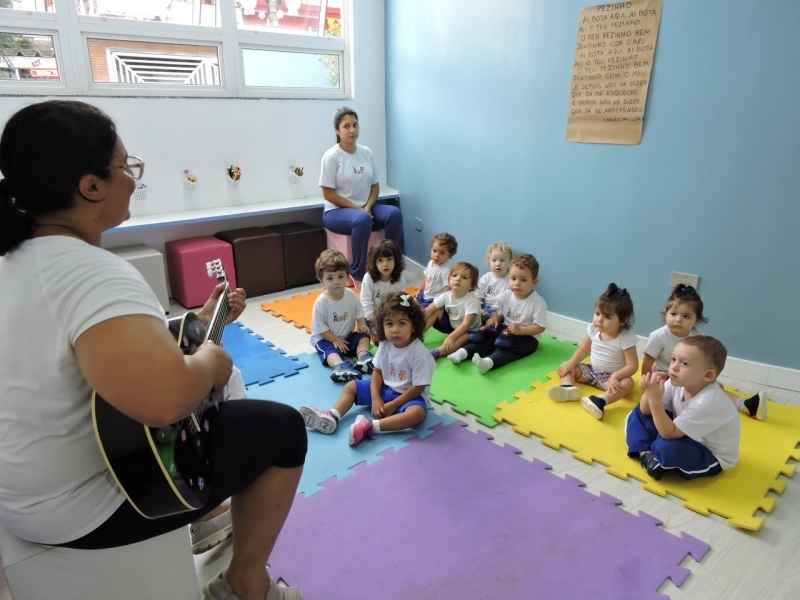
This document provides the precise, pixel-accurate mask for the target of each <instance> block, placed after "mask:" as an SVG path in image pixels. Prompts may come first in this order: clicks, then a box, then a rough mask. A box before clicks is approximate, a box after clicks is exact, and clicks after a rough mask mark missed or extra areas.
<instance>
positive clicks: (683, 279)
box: [670, 271, 700, 289]
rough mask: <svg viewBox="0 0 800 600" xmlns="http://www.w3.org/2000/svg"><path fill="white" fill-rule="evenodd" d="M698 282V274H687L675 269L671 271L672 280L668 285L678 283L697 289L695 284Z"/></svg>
mask: <svg viewBox="0 0 800 600" xmlns="http://www.w3.org/2000/svg"><path fill="white" fill-rule="evenodd" d="M699 282H700V275H689V274H688V273H678V272H677V271H673V272H672V282H671V283H670V285H671V286H672V287H675V286H676V285H678V284H679V283H682V284H683V285H690V286H692V287H693V288H694V289H697V284H698V283H699Z"/></svg>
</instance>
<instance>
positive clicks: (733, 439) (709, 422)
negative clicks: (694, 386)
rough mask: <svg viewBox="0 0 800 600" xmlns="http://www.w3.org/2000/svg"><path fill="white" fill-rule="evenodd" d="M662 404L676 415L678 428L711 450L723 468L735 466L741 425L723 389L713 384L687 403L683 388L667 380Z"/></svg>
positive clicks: (737, 457) (713, 382) (675, 421)
mask: <svg viewBox="0 0 800 600" xmlns="http://www.w3.org/2000/svg"><path fill="white" fill-rule="evenodd" d="M663 401H664V408H665V409H667V410H668V411H671V412H672V414H673V415H675V419H674V420H673V423H675V427H677V428H678V429H680V430H681V431H682V432H683V433H685V434H686V435H687V436H689V437H690V438H692V439H693V440H694V441H695V442H699V443H700V444H703V446H705V447H706V448H708V449H709V451H710V452H711V454H713V455H714V456H715V457H716V459H717V460H718V461H719V465H720V466H721V467H722V468H723V469H730V468H731V467H732V466H734V465H735V464H736V462H737V461H738V460H739V438H740V436H741V428H742V423H741V420H740V418H739V413H738V412H737V411H736V407H735V406H734V405H733V402H731V401H730V398H728V395H727V394H726V393H725V390H723V389H722V386H720V385H719V384H718V383H717V382H716V381H712V382H711V383H709V384H708V385H707V386H706V387H704V388H703V389H702V390H700V392H699V393H697V395H695V396H694V398H692V399H691V400H689V401H684V400H683V388H680V387H675V386H674V385H672V382H671V381H667V382H666V383H665V384H664V397H663Z"/></svg>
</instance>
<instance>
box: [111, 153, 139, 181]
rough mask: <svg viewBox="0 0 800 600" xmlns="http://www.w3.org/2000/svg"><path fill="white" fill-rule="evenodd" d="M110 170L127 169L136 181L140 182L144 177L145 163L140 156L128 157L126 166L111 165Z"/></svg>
mask: <svg viewBox="0 0 800 600" xmlns="http://www.w3.org/2000/svg"><path fill="white" fill-rule="evenodd" d="M108 168H109V169H125V170H126V171H127V172H128V173H129V174H130V176H131V177H133V178H134V179H135V180H136V181H139V180H140V179H141V178H142V175H144V161H143V160H142V159H141V158H139V157H138V156H127V157H125V164H124V165H111V166H109V167H108Z"/></svg>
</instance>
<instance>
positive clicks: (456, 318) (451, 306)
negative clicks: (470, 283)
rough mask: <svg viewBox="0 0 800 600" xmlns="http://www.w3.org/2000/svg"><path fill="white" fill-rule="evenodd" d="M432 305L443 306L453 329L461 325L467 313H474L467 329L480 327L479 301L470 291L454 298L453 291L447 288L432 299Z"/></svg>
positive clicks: (476, 329) (472, 329)
mask: <svg viewBox="0 0 800 600" xmlns="http://www.w3.org/2000/svg"><path fill="white" fill-rule="evenodd" d="M433 305H434V306H435V307H436V308H444V310H445V311H446V312H447V316H448V317H450V325H452V326H453V329H456V328H457V327H458V326H459V325H461V323H463V322H464V317H466V316H467V315H476V317H475V318H474V319H472V324H471V325H470V326H469V331H478V330H479V329H480V328H481V325H482V323H481V301H480V300H478V297H477V296H476V295H475V294H473V293H472V292H467V293H466V294H464V295H463V296H462V297H461V298H459V299H456V298H454V297H453V292H452V291H451V290H447V291H446V292H445V293H443V294H442V295H441V296H437V297H436V298H435V299H434V300H433Z"/></svg>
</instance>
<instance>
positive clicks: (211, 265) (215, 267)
mask: <svg viewBox="0 0 800 600" xmlns="http://www.w3.org/2000/svg"><path fill="white" fill-rule="evenodd" d="M206 272H208V276H209V277H216V278H217V283H218V284H220V283H227V281H228V280H227V278H226V277H225V268H224V267H223V266H222V261H221V260H220V259H218V258H217V259H216V260H212V261H211V262H207V263H206Z"/></svg>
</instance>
